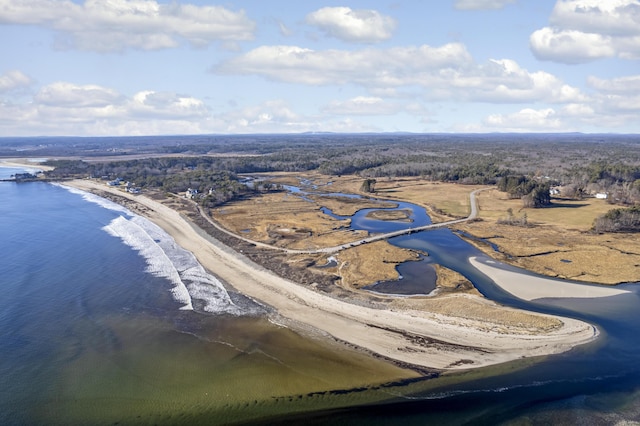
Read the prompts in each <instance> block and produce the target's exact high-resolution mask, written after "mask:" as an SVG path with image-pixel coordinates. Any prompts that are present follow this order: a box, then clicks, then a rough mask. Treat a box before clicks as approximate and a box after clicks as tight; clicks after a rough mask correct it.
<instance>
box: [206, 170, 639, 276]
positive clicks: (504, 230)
mask: <svg viewBox="0 0 640 426" xmlns="http://www.w3.org/2000/svg"><path fill="white" fill-rule="evenodd" d="M300 179H307V180H309V181H311V182H313V183H314V184H315V185H317V186H318V187H319V189H318V190H319V191H320V190H321V191H331V192H347V193H361V192H360V188H361V185H362V179H361V178H358V177H354V176H343V177H328V176H324V175H319V174H314V173H306V174H303V175H299V174H285V173H280V174H277V175H276V176H275V177H274V178H273V179H270V180H272V181H274V182H278V183H286V184H291V185H299V183H300ZM375 188H376V193H375V194H363V195H372V196H375V197H380V198H385V199H389V200H390V201H391V200H398V201H408V202H412V203H415V204H418V205H421V206H424V207H425V208H427V211H428V212H429V214H430V216H431V217H432V219H433V221H434V222H436V223H437V222H442V221H445V220H450V219H451V218H457V217H464V216H466V215H468V214H469V210H470V207H469V193H470V192H472V191H473V190H475V189H479V188H483V187H482V186H478V185H459V184H447V183H438V182H430V181H426V180H424V179H420V178H403V179H395V180H386V179H382V180H379V181H378V182H377V183H376V186H375ZM361 194H362V193H361ZM311 198H312V199H314V201H317V200H319V197H311ZM321 202H322V204H321V205H322V206H327V207H329V208H331V209H332V210H333V211H334V212H336V213H338V214H342V215H349V214H353V213H354V212H355V211H356V210H358V209H359V208H368V207H372V206H374V205H375V204H372V203H371V202H369V201H367V200H357V201H354V200H348V199H344V198H325V197H322V200H321ZM321 205H318V204H314V203H311V202H308V201H304V200H302V199H301V198H300V197H293V196H288V195H285V194H266V195H262V196H260V197H257V198H251V199H248V200H244V201H239V202H233V203H229V204H227V205H225V206H224V208H222V209H220V211H218V210H215V211H214V212H213V217H214V218H215V219H216V220H218V221H219V222H220V223H221V224H223V225H224V226H225V227H227V228H228V229H230V230H232V231H233V232H235V233H238V234H240V235H243V236H245V237H247V238H250V239H253V240H255V241H261V242H268V243H270V244H274V245H277V246H280V247H286V248H298V249H309V248H319V247H329V246H335V245H338V244H343V243H346V242H350V241H354V240H357V239H359V238H362V237H363V236H364V233H358V232H353V231H345V230H344V229H341V228H342V227H343V226H346V225H348V222H347V221H339V220H336V219H333V218H331V217H329V216H327V215H325V214H323V213H322V212H320V211H319V207H320V206H321ZM478 205H479V218H480V219H481V220H479V221H473V222H469V223H465V224H460V225H457V226H456V229H460V230H462V231H465V232H467V233H469V234H471V235H473V236H474V237H477V238H481V239H484V240H486V242H487V243H480V242H477V241H473V240H469V241H470V242H472V243H473V244H475V245H476V246H477V247H479V248H480V249H482V250H483V251H484V252H485V253H486V254H487V255H489V256H491V257H494V258H496V259H498V260H501V261H504V262H506V263H510V264H513V265H515V266H519V267H522V268H524V269H528V270H531V271H533V272H536V273H540V274H543V275H547V276H551V277H559V278H567V279H575V280H581V281H586V282H595V283H601V284H617V283H621V282H636V281H640V241H639V239H638V238H635V235H629V234H604V235H598V234H594V233H591V232H589V230H590V228H591V225H592V223H593V221H594V220H595V218H596V217H598V216H599V215H601V214H604V213H606V212H607V211H608V210H609V209H611V208H612V206H611V205H610V204H608V203H606V202H605V201H604V200H598V199H595V198H586V199H584V200H578V201H576V200H562V199H554V200H553V206H552V207H549V208H541V209H531V208H529V209H523V208H522V201H521V200H518V199H509V198H508V197H507V196H506V194H505V193H502V192H500V191H498V190H495V189H489V190H486V191H482V192H480V193H479V194H478ZM508 209H511V210H512V212H513V216H514V217H516V218H519V217H522V216H523V215H525V214H526V216H527V221H528V223H529V224H530V225H531V226H530V227H517V226H510V225H503V224H498V223H497V222H498V220H499V219H505V218H506V217H507V216H508V213H507V210H508ZM221 212H222V213H221ZM489 242H490V243H493V244H495V245H497V246H498V248H499V252H496V251H495V250H493V249H492V248H491V247H490V246H489V244H488V243H489ZM383 244H387V243H383ZM350 251H352V254H345V255H343V256H346V257H348V258H349V260H350V261H351V263H350V268H351V269H349V270H350V271H351V270H355V271H368V273H367V275H366V276H368V278H365V275H363V274H362V273H361V272H357V273H356V275H350V277H351V278H348V279H345V278H344V277H343V276H341V279H342V280H343V282H345V283H347V286H350V285H351V284H352V281H353V277H354V276H358V277H359V278H358V280H356V281H357V282H358V286H363V285H367V284H372V283H374V282H376V281H378V280H388V279H394V275H395V277H397V273H396V272H395V266H397V265H398V264H399V263H401V262H402V260H400V258H398V256H396V255H392V256H389V257H388V258H385V257H384V253H385V251H380V253H381V254H380V255H376V256H371V255H370V254H366V255H365V254H364V253H368V252H370V250H369V248H367V247H366V245H364V246H359V247H357V248H353V249H350ZM358 252H362V253H363V254H357V253H358ZM380 256H382V257H380ZM354 259H358V261H357V262H356V263H357V266H356V264H354ZM380 265H381V266H380ZM611 265H615V267H611ZM324 272H325V273H333V271H324ZM344 272H345V274H346V273H347V269H345V271H344ZM349 274H351V272H349ZM377 274H380V275H379V278H377V279H376V277H377V276H378V275H377ZM338 275H341V274H338ZM367 281H368V282H367ZM446 281H447V279H446V278H443V279H442V280H441V283H443V284H444V283H445V282H446ZM444 285H446V284H444Z"/></svg>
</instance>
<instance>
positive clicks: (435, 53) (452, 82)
mask: <svg viewBox="0 0 640 426" xmlns="http://www.w3.org/2000/svg"><path fill="white" fill-rule="evenodd" d="M213 71H214V72H217V73H221V74H231V75H238V74H246V75H261V76H263V77H266V78H268V79H271V80H275V81H283V82H287V83H298V84H306V85H345V84H354V85H359V86H364V87H366V88H367V89H368V90H369V91H370V93H372V94H375V93H385V92H386V93H390V92H394V91H395V92H396V93H401V92H399V91H397V89H399V88H406V89H408V90H411V91H413V92H415V89H416V88H419V89H421V90H422V91H423V93H422V96H423V97H424V98H427V99H431V100H440V99H442V100H445V99H449V100H450V99H458V100H466V101H484V102H507V103H508V102H536V101H547V102H554V103H556V102H577V101H580V100H582V99H583V98H584V96H583V95H582V94H581V93H580V91H579V90H578V89H577V88H575V87H572V86H569V85H567V84H565V83H563V82H562V81H561V80H560V79H558V78H557V77H555V76H553V75H551V74H549V73H546V72H544V71H538V72H533V73H532V72H529V71H527V70H526V69H523V68H521V67H520V66H519V65H518V64H517V63H516V62H515V61H513V60H507V59H502V60H490V61H489V62H488V63H486V64H483V65H479V64H477V63H475V62H474V61H473V58H472V57H471V55H469V53H468V52H467V50H466V48H465V47H464V45H462V44H459V43H450V44H445V45H443V46H440V47H431V46H428V45H423V46H418V47H395V48H389V49H374V48H369V49H363V50H355V51H349V50H324V51H316V50H311V49H305V48H301V47H296V46H262V47H258V48H256V49H254V50H252V51H249V52H247V53H246V54H243V55H240V56H237V57H235V58H232V59H230V60H229V61H227V62H224V63H222V64H219V65H218V66H217V67H215V68H214V70H213Z"/></svg>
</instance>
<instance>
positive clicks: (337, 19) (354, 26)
mask: <svg viewBox="0 0 640 426" xmlns="http://www.w3.org/2000/svg"><path fill="white" fill-rule="evenodd" d="M306 22H307V24H309V25H312V26H314V27H317V28H318V29H320V30H321V31H322V32H324V33H325V34H326V35H328V36H330V37H335V38H338V39H340V40H343V41H347V42H355V43H376V42H380V41H384V40H387V39H389V38H391V36H392V34H393V31H394V30H395V28H396V21H395V20H394V19H393V18H391V17H389V16H384V15H381V14H380V13H379V12H377V11H375V10H364V9H361V10H353V9H351V8H349V7H323V8H322V9H319V10H316V11H315V12H312V13H310V14H309V15H307V18H306Z"/></svg>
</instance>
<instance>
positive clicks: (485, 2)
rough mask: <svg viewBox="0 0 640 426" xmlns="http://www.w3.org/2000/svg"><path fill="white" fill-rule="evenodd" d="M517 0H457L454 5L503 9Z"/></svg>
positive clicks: (469, 7) (470, 7) (460, 7)
mask: <svg viewBox="0 0 640 426" xmlns="http://www.w3.org/2000/svg"><path fill="white" fill-rule="evenodd" d="M510 3H515V0H455V3H454V4H453V7H455V8H456V9H458V10H487V9H502V8H503V7H505V6H506V5H508V4H510Z"/></svg>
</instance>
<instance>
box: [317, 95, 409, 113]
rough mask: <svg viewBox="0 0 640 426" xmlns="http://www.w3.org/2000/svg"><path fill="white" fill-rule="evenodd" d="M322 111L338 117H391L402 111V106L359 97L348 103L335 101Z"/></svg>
mask: <svg viewBox="0 0 640 426" xmlns="http://www.w3.org/2000/svg"><path fill="white" fill-rule="evenodd" d="M322 110H323V111H324V112H326V113H328V114H336V115H391V114H395V113H397V112H399V111H401V110H402V106H400V105H399V104H396V103H390V102H385V101H384V100H383V99H382V98H378V97H375V96H357V97H355V98H352V99H348V100H346V101H333V102H331V103H329V104H328V105H326V106H325V107H324V108H323V109H322Z"/></svg>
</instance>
